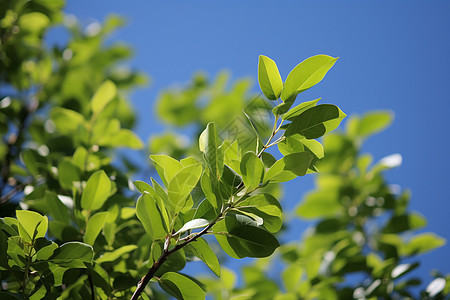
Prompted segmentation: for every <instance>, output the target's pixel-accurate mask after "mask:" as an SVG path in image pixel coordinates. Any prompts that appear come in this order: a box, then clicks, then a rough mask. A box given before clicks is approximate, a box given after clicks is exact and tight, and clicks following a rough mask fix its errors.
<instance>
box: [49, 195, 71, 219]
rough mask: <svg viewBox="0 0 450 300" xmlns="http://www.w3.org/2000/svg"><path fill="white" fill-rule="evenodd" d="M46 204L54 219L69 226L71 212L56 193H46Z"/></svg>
mask: <svg viewBox="0 0 450 300" xmlns="http://www.w3.org/2000/svg"><path fill="white" fill-rule="evenodd" d="M45 202H46V204H47V208H48V210H49V212H50V215H51V216H52V218H53V219H55V220H57V221H60V222H63V223H65V224H69V221H70V217H69V210H68V208H67V206H65V205H64V204H63V203H62V202H61V200H59V198H58V196H56V194H55V193H54V192H50V191H45Z"/></svg>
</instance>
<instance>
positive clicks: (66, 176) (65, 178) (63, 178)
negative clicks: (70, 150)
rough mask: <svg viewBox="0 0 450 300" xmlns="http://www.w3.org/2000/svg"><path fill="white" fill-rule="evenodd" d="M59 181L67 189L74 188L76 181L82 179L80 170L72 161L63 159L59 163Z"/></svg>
mask: <svg viewBox="0 0 450 300" xmlns="http://www.w3.org/2000/svg"><path fill="white" fill-rule="evenodd" d="M58 181H59V183H60V184H61V186H62V187H63V188H65V189H68V190H70V189H72V184H73V182H74V181H80V170H79V169H78V168H77V167H76V166H75V165H74V164H73V163H72V162H70V161H68V160H63V161H61V162H60V163H59V165H58Z"/></svg>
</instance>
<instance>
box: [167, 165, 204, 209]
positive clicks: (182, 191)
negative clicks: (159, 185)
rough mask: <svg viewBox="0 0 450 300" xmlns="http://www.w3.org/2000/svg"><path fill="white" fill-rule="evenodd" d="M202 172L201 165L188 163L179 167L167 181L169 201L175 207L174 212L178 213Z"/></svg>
mask: <svg viewBox="0 0 450 300" xmlns="http://www.w3.org/2000/svg"><path fill="white" fill-rule="evenodd" d="M201 174H202V165H201V164H196V165H190V166H187V167H185V168H183V169H181V170H180V171H179V172H178V173H177V174H176V175H175V176H174V177H173V178H172V180H170V182H169V186H168V196H169V201H171V202H172V204H173V206H174V207H175V213H178V212H179V211H180V210H181V209H182V208H183V207H184V205H185V203H186V199H187V197H188V196H189V194H190V193H191V191H192V190H193V189H194V187H195V186H196V185H197V182H198V181H199V179H200V176H201Z"/></svg>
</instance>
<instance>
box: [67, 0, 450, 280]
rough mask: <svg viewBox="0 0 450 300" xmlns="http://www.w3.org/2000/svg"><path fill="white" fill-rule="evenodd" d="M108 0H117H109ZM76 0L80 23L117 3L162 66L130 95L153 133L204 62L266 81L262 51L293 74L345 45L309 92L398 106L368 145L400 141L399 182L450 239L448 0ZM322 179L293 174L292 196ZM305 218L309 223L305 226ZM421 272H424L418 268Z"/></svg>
mask: <svg viewBox="0 0 450 300" xmlns="http://www.w3.org/2000/svg"><path fill="white" fill-rule="evenodd" d="M106 3H107V5H105V4H106ZM168 3H169V2H164V3H162V1H161V2H158V3H157V2H156V1H143V0H139V1H138V0H136V1H117V0H111V1H107V2H106V1H87V0H77V1H75V0H72V1H70V0H69V1H68V4H67V7H66V12H67V13H71V14H74V15H75V16H77V17H78V18H79V19H80V20H81V22H82V23H84V24H89V23H90V22H92V21H94V20H100V21H101V20H103V19H104V18H105V16H106V15H107V14H108V13H118V14H120V15H123V16H124V17H125V18H126V19H127V20H128V25H127V26H126V27H125V28H123V29H121V30H119V31H118V32H117V33H116V34H115V35H114V36H113V37H112V38H113V39H114V40H121V41H124V42H126V43H127V44H130V45H131V46H132V47H134V49H135V50H136V56H135V58H134V59H133V60H132V61H131V65H132V66H134V67H136V68H137V69H139V70H141V71H144V72H146V73H148V74H149V75H150V76H151V78H152V85H151V86H150V87H149V88H145V89H140V90H139V91H137V92H135V93H134V94H133V96H132V100H133V103H134V105H135V107H137V108H138V113H139V118H140V122H139V124H138V134H139V135H140V136H141V137H142V138H144V139H147V137H148V136H149V135H151V134H153V133H156V132H158V131H161V130H162V129H163V128H164V126H163V124H161V123H160V122H159V120H158V119H157V117H156V115H155V113H154V112H153V110H152V109H153V107H154V101H155V98H156V96H157V94H158V92H159V91H161V89H163V88H166V87H168V86H169V85H171V84H173V83H184V82H187V81H188V80H189V79H190V77H191V75H192V74H193V73H194V72H195V71H198V70H204V71H206V72H207V73H208V74H209V75H210V76H214V75H215V74H217V73H218V72H219V71H220V70H223V69H228V70H230V71H231V72H232V75H233V78H234V79H237V78H241V77H250V78H252V79H253V80H254V82H255V85H254V90H255V91H258V87H257V84H256V70H257V63H258V55H260V54H264V55H267V56H269V57H271V58H272V59H274V60H275V61H276V62H277V64H278V67H279V69H280V72H281V74H282V76H283V78H286V76H287V74H288V73H289V71H290V69H291V68H292V67H294V66H295V65H296V64H298V63H299V62H300V61H302V60H303V59H305V58H307V57H309V56H312V55H315V54H328V55H331V56H339V57H340V59H339V60H338V62H337V63H336V65H335V66H334V67H333V69H332V70H331V71H330V72H329V73H328V75H327V76H326V78H325V80H324V81H322V82H321V83H320V84H319V85H318V86H316V87H314V88H313V89H311V90H310V91H308V92H306V93H305V99H314V98H317V97H322V99H323V101H324V102H323V103H326V102H328V103H334V104H337V105H338V106H339V107H340V108H341V109H342V110H343V111H344V112H346V113H347V114H349V115H351V114H354V113H357V114H362V113H364V112H367V111H369V110H375V109H389V110H392V111H393V112H394V113H395V116H396V118H395V122H394V124H393V125H392V126H391V127H390V128H389V129H388V130H387V131H385V132H384V133H382V134H380V135H377V136H375V137H373V138H371V139H370V140H369V141H368V142H367V143H366V145H365V147H364V151H366V152H370V153H373V155H374V157H375V158H376V159H379V158H381V157H383V156H386V155H389V154H392V153H401V154H402V156H403V165H402V166H401V167H400V168H397V169H394V170H392V171H390V172H388V173H387V178H388V180H389V181H390V183H393V184H399V185H401V186H402V187H403V188H410V189H411V190H412V202H411V208H412V209H413V210H417V211H419V212H420V213H422V214H423V215H424V216H425V217H426V218H427V219H428V226H427V227H426V229H425V230H424V231H432V232H436V233H437V234H439V235H441V236H443V237H445V238H446V239H447V241H450V226H449V225H450V224H449V221H448V220H449V213H450V204H449V201H450V199H449V196H448V192H447V191H448V190H447V188H448V186H449V184H450V176H449V170H450V159H449V158H448V156H447V155H448V154H449V153H450V151H449V150H450V143H449V141H448V133H446V132H447V128H448V120H449V115H450V104H449V102H450V82H449V79H450V39H449V37H450V35H449V34H450V18H449V17H448V16H449V12H450V1H437V0H436V1H425V0H423V1H414V0H409V1H384V0H379V1H360V0H359V1H335V0H333V1H234V0H233V1H221V2H219V1H185V2H182V1H170V4H168ZM311 188H312V179H306V180H304V182H300V181H297V182H296V183H295V184H290V185H288V186H287V191H286V200H285V201H286V202H287V203H288V206H289V205H291V206H293V205H294V204H293V203H295V202H297V201H299V200H300V199H301V196H302V194H303V193H304V192H306V191H307V190H309V189H311ZM306 225H307V224H306V223H302V224H299V226H300V227H299V228H300V230H299V234H300V233H301V231H302V230H303V229H304V228H305V226H306ZM448 253H450V246H449V245H447V246H445V247H442V248H440V249H438V250H436V251H434V252H432V253H431V254H426V255H423V256H422V257H421V260H422V266H421V267H420V268H419V270H418V272H419V274H420V275H421V277H423V278H425V279H427V280H428V279H429V277H428V274H429V272H430V271H431V270H432V269H439V270H441V271H442V272H444V273H449V272H450V259H448ZM416 274H417V273H416Z"/></svg>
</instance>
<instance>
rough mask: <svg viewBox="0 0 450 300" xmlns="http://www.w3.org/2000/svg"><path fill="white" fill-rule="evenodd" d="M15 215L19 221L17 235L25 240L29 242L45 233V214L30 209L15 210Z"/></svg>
mask: <svg viewBox="0 0 450 300" xmlns="http://www.w3.org/2000/svg"><path fill="white" fill-rule="evenodd" d="M16 216H17V220H18V221H19V235H20V237H21V238H22V239H23V240H24V241H25V242H29V243H31V242H33V241H34V240H36V239H37V238H40V237H44V236H45V234H46V233H47V229H48V219H47V216H42V215H40V214H39V213H37V212H34V211H30V210H17V211H16Z"/></svg>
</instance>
